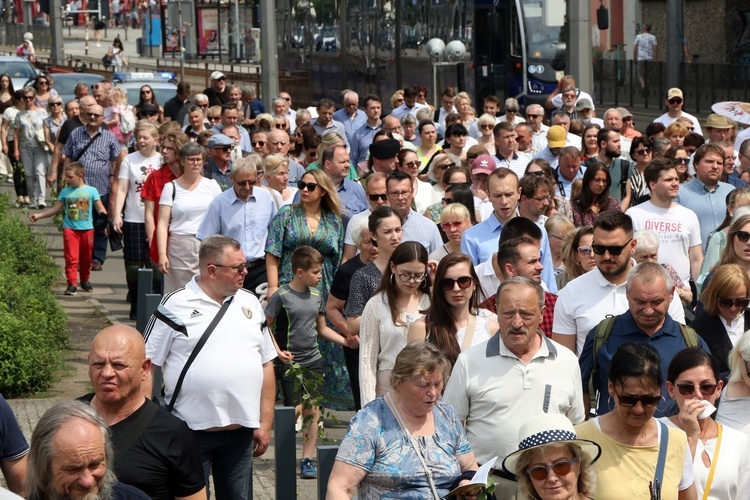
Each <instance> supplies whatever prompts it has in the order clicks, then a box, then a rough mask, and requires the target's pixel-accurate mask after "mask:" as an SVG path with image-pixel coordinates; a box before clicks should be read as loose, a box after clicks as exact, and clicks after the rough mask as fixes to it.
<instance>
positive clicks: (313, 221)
mask: <svg viewBox="0 0 750 500" xmlns="http://www.w3.org/2000/svg"><path fill="white" fill-rule="evenodd" d="M305 219H307V227H308V229H309V230H310V234H311V235H312V236H315V233H316V231H317V230H318V226H320V214H315V215H310V214H309V213H307V212H305Z"/></svg>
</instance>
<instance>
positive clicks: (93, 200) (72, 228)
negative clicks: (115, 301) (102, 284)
mask: <svg viewBox="0 0 750 500" xmlns="http://www.w3.org/2000/svg"><path fill="white" fill-rule="evenodd" d="M64 175H65V181H66V182H67V184H68V186H67V187H65V188H64V189H63V190H62V191H60V195H59V196H58V197H57V201H56V202H55V204H54V205H53V206H52V207H51V208H48V209H47V210H44V211H42V212H39V213H37V214H31V215H29V220H30V221H31V222H36V221H38V220H39V219H44V218H45V217H52V216H54V215H55V214H57V213H58V212H59V211H60V210H62V209H63V208H65V219H64V220H63V252H64V254H65V277H66V279H67V281H68V288H67V289H66V290H65V295H75V294H76V292H77V289H76V282H77V279H76V278H77V277H78V276H77V275H78V268H79V267H80V270H81V271H80V272H81V288H82V289H83V291H85V292H90V291H92V290H93V289H94V288H93V287H92V286H91V283H90V282H89V277H90V275H91V259H92V256H93V252H94V211H93V209H94V208H96V213H97V214H105V215H106V213H107V211H106V210H105V208H104V205H103V204H102V202H101V199H100V197H99V191H97V190H96V188H93V187H91V186H87V185H86V184H85V183H84V182H83V165H81V164H80V163H76V162H74V163H70V164H69V165H68V166H67V167H65V172H64Z"/></svg>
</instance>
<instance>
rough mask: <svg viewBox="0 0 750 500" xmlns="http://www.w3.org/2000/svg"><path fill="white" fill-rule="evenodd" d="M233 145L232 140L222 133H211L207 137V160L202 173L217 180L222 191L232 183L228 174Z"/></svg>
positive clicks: (230, 167) (230, 166)
mask: <svg viewBox="0 0 750 500" xmlns="http://www.w3.org/2000/svg"><path fill="white" fill-rule="evenodd" d="M233 147H234V141H233V140H232V139H231V138H229V137H227V136H226V135H224V134H216V135H212V136H211V137H210V138H209V139H208V161H207V162H206V165H205V166H204V167H203V175H204V176H205V177H206V178H208V179H213V180H215V181H216V182H218V183H219V187H221V190H222V191H226V190H227V189H229V186H231V185H232V183H231V182H230V180H229V175H230V173H231V172H232V148H233Z"/></svg>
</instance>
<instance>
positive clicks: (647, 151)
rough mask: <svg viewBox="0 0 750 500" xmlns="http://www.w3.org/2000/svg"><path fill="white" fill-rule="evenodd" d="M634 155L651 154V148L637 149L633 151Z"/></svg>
mask: <svg viewBox="0 0 750 500" xmlns="http://www.w3.org/2000/svg"><path fill="white" fill-rule="evenodd" d="M634 153H635V154H637V155H644V156H645V155H650V154H651V148H646V149H639V150H637V151H634Z"/></svg>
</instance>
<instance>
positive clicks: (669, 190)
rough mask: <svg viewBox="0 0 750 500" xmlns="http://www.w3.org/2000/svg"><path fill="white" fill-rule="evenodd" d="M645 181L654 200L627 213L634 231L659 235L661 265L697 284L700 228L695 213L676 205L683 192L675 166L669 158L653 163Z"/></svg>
mask: <svg viewBox="0 0 750 500" xmlns="http://www.w3.org/2000/svg"><path fill="white" fill-rule="evenodd" d="M730 147H731V146H730ZM643 177H644V180H645V182H646V185H647V186H648V189H649V191H650V192H651V199H650V200H648V201H646V202H644V203H641V204H639V205H636V206H634V207H631V208H629V209H628V211H627V212H625V213H626V214H628V215H629V216H630V218H631V219H632V220H633V229H634V230H635V231H640V230H642V229H647V230H649V231H653V232H654V233H656V235H657V236H658V237H659V241H660V245H659V258H658V261H659V263H661V264H670V265H671V266H672V267H673V268H674V270H675V271H676V272H677V275H678V276H679V277H680V279H681V280H682V281H683V282H684V283H688V282H689V281H690V278H691V277H692V279H693V280H697V279H698V275H699V274H700V270H701V265H702V264H703V252H702V251H701V227H700V223H699V222H698V217H696V215H695V213H694V212H693V211H692V210H690V209H688V208H685V207H683V206H681V205H678V204H677V203H675V202H674V200H675V199H677V196H678V194H679V192H680V178H679V176H678V175H677V170H676V169H675V166H674V163H672V162H671V161H669V160H668V159H667V158H656V159H655V160H651V162H650V163H649V164H648V165H647V166H646V169H645V170H644V171H643Z"/></svg>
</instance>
